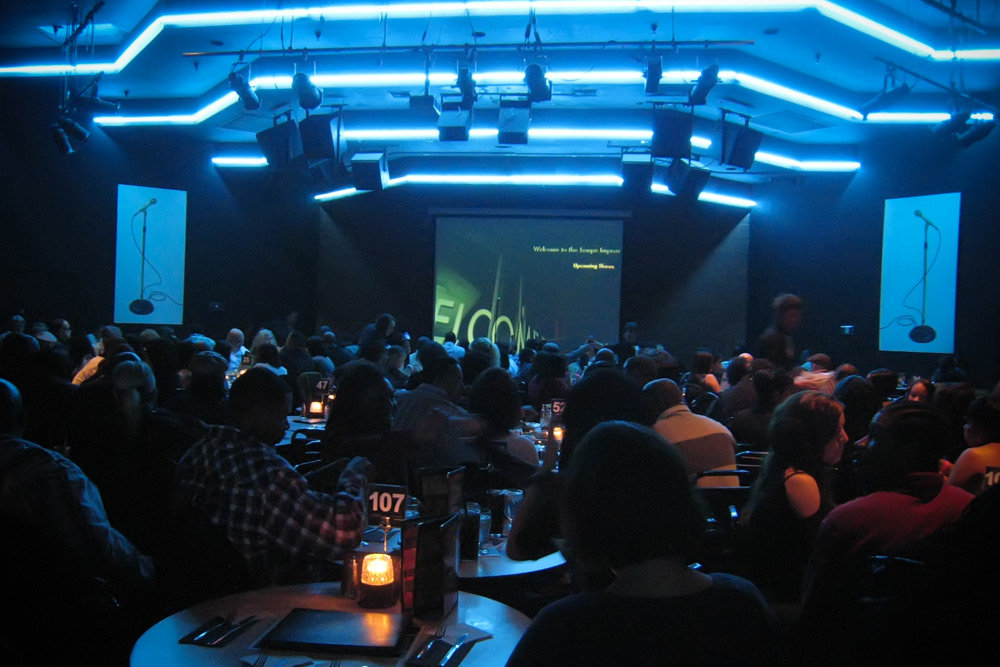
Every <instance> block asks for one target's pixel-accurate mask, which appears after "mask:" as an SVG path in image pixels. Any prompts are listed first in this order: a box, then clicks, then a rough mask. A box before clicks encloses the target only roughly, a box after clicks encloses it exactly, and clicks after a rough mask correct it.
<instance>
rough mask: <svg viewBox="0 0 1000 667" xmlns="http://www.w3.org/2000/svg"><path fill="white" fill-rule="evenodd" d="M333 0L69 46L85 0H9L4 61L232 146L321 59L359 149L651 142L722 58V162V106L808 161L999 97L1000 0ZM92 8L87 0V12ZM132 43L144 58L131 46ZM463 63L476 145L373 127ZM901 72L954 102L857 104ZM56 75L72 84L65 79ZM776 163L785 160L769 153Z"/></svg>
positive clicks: (709, 129)
mask: <svg viewBox="0 0 1000 667" xmlns="http://www.w3.org/2000/svg"><path fill="white" fill-rule="evenodd" d="M328 5H329V6H323V5H320V7H319V8H316V9H311V10H308V11H306V10H304V9H303V10H301V11H296V10H297V9H299V8H301V7H306V6H307V5H304V4H303V5H300V4H298V3H296V2H295V1H294V0H289V1H287V2H282V1H276V0H257V1H252V0H244V1H242V2H235V1H231V0H218V1H216V2H203V1H197V2H196V1H192V0H179V1H175V2H170V1H167V0H164V1H161V2H154V1H153V0H108V1H107V4H104V5H103V6H102V7H100V8H99V9H98V11H96V12H95V13H94V19H93V24H94V26H95V27H94V29H91V28H90V27H89V26H88V27H87V28H85V29H84V30H83V31H82V32H81V33H80V35H79V37H78V38H77V40H76V45H77V48H76V49H75V54H72V53H70V52H71V51H72V49H66V50H64V49H62V48H61V45H62V43H63V42H64V40H66V38H67V32H68V31H67V27H66V26H67V24H68V23H69V22H70V18H69V17H70V15H71V8H70V5H69V3H67V2H65V1H53V0H38V1H33V2H23V3H19V4H14V3H4V5H3V8H2V9H0V76H3V77H15V76H27V75H39V72H37V71H32V70H30V69H29V70H27V71H24V70H20V69H19V68H20V67H22V66H32V65H60V64H65V63H66V62H69V61H71V59H72V60H73V61H75V63H76V64H77V66H78V67H80V68H81V70H78V71H77V72H76V75H74V76H70V77H68V78H67V79H66V82H67V83H68V85H69V87H70V89H74V88H76V89H79V88H82V87H84V86H86V84H87V83H88V82H89V81H90V80H91V77H92V74H93V73H94V71H97V70H103V71H105V74H104V76H103V77H102V79H101V81H100V83H99V88H98V90H99V95H100V97H101V98H103V99H111V100H116V101H120V102H121V108H120V111H119V114H118V115H119V116H121V117H123V118H133V117H150V116H152V117H153V118H147V120H146V121H144V122H143V123H140V124H138V125H127V126H124V127H117V126H116V125H117V124H118V123H121V122H123V121H121V120H118V121H114V120H112V121H105V122H99V124H103V126H104V128H105V131H107V132H109V133H112V134H113V133H123V132H128V133H134V132H142V131H143V127H145V126H148V125H160V124H169V125H175V126H176V128H177V131H178V132H187V133H195V134H196V135H197V136H199V137H201V138H203V139H204V140H205V141H210V142H214V143H216V144H219V151H220V152H221V153H225V152H228V153H230V154H232V153H234V152H237V153H241V154H252V153H254V152H255V146H253V144H252V142H254V136H255V133H256V132H258V131H260V130H262V129H265V128H267V127H270V126H271V125H272V122H273V118H274V117H275V116H276V115H279V114H281V113H283V112H285V111H289V110H290V111H291V112H292V113H293V114H294V115H295V116H296V117H297V118H299V119H301V118H303V117H304V116H305V115H306V113H305V111H304V110H303V109H301V108H300V107H299V104H298V99H297V98H296V97H295V96H294V95H293V94H292V92H291V90H290V89H289V87H288V82H289V80H290V77H291V76H292V75H293V74H294V73H296V72H305V73H306V74H308V75H310V76H313V77H314V80H315V81H316V82H317V83H319V84H320V85H321V87H322V88H323V89H324V97H323V106H321V107H320V109H318V111H319V112H322V111H326V110H330V109H333V108H335V107H343V109H344V113H343V129H344V130H346V131H347V132H348V134H347V146H348V152H352V151H355V150H372V149H376V150H381V149H387V150H389V151H390V153H391V154H393V155H422V154H431V153H446V154H449V153H450V154H476V155H482V154H488V155H493V154H497V155H499V154H529V155H577V154H579V155H613V154H618V153H620V152H621V151H622V150H623V148H624V149H633V148H636V147H641V146H643V145H645V144H646V142H647V139H648V137H647V136H646V135H645V134H643V133H644V132H646V133H647V134H648V131H649V130H651V129H652V124H651V113H650V110H651V109H652V108H653V107H654V105H656V104H659V103H663V104H666V105H671V104H678V103H684V102H687V101H688V94H689V91H690V89H691V87H692V85H693V83H694V80H695V79H696V78H697V76H698V75H699V72H700V70H702V69H704V68H706V67H709V66H711V65H718V67H719V68H720V73H719V79H720V81H719V83H718V85H716V86H715V87H714V88H713V89H711V91H710V92H709V94H708V96H707V100H706V103H705V104H701V105H697V106H694V107H693V111H694V114H695V116H696V120H695V129H694V135H695V136H696V137H699V138H701V142H702V143H703V144H704V145H703V146H701V147H698V146H697V145H696V146H695V152H696V154H698V155H700V156H701V161H702V163H704V164H706V165H707V166H712V165H713V164H717V163H718V159H719V148H718V146H719V143H720V142H719V135H720V130H721V123H720V120H721V118H722V115H723V113H724V112H726V113H728V112H733V113H734V114H736V115H734V116H731V117H729V119H730V120H734V121H736V122H740V123H742V122H744V120H745V119H748V120H749V125H750V127H751V128H753V129H756V130H759V131H761V132H763V133H764V135H765V137H764V140H763V144H762V145H761V148H760V150H761V151H765V152H767V153H771V154H774V155H778V156H784V157H785V158H788V159H789V160H792V161H794V160H799V161H805V160H852V159H854V157H855V155H856V154H857V146H858V145H859V144H861V143H862V142H867V141H872V140H875V139H878V138H879V137H881V136H885V135H889V134H898V133H903V132H926V133H927V136H929V135H930V130H929V129H928V128H930V127H932V126H933V125H934V123H935V122H937V121H938V120H940V118H942V117H946V115H947V114H949V113H951V112H952V111H954V108H953V105H954V104H956V101H955V100H956V99H958V100H959V102H958V103H962V104H968V105H969V107H970V108H969V109H968V110H969V111H971V112H973V114H974V115H973V117H972V119H971V120H970V121H969V122H970V123H976V122H984V121H986V122H988V119H990V118H991V117H992V115H991V114H992V113H993V111H994V110H995V106H996V105H997V101H998V97H997V95H998V94H1000V2H997V1H990V0H956V1H954V2H953V1H951V0H946V1H942V2H937V1H935V0H879V1H868V2H862V1H859V0H837V1H836V2H826V1H823V0H813V1H804V2H792V1H791V0H783V1H781V0H779V1H774V2H740V1H739V0H728V1H726V0H716V1H711V0H702V1H701V2H693V1H689V2H682V1H678V2H674V3H671V2H666V1H660V0H633V1H629V0H619V1H618V2H610V1H606V0H605V1H601V0H591V1H590V2H588V1H587V0H576V1H572V0H571V1H565V0H548V1H545V0H536V1H535V2H526V1H504V0H482V1H481V2H467V3H461V2H429V3H409V4H407V5H403V4H401V3H400V2H394V1H389V2H374V3H371V4H370V5H368V6H367V7H368V9H367V10H365V11H362V9H358V7H360V4H358V5H355V4H354V3H352V2H336V3H334V2H328ZM93 7H94V5H93V4H91V3H90V1H89V0H86V1H85V2H84V4H82V5H80V7H79V10H78V12H77V16H79V17H82V16H84V15H86V14H87V12H89V11H90V10H91V9H92V8H93ZM278 10H281V11H278ZM208 12H215V13H214V14H208ZM231 12H242V13H239V14H232V13H231ZM247 12H258V13H256V14H248V13H247ZM282 12H283V13H282ZM157 30H158V32H157ZM147 35H155V37H153V38H152V39H151V40H145V39H143V37H144V36H147ZM137 40H139V41H137ZM145 41H148V43H147V44H145V46H144V48H141V49H137V48H136V47H137V46H141V45H142V43H144V42H145ZM132 50H134V51H135V55H134V58H131V59H128V58H126V57H123V54H125V55H128V54H129V53H130V51H132ZM193 53H197V54H200V55H190V54H193ZM651 58H652V59H653V60H654V62H661V63H662V69H663V72H664V77H663V79H662V80H661V82H660V85H659V87H658V89H657V91H656V92H654V93H650V92H646V87H645V81H644V78H643V72H644V69H645V68H646V67H647V63H648V62H649V60H650V59H651ZM115 63H117V65H116V64H115ZM532 63H536V64H539V65H541V66H542V67H544V68H545V69H546V71H547V72H548V75H549V79H550V80H551V81H552V99H551V100H550V101H543V102H535V103H534V104H533V105H532V110H531V114H532V120H531V127H532V135H531V140H530V142H529V143H528V144H527V145H526V146H511V145H500V144H498V143H497V138H496V136H495V135H492V134H491V132H492V129H493V128H495V127H496V118H497V114H498V105H499V101H500V99H501V95H504V96H506V99H510V98H511V96H516V95H518V94H523V93H524V92H525V91H526V88H525V85H524V83H523V81H521V77H522V76H523V72H524V69H525V67H526V66H527V65H530V64H532ZM90 65H94V66H93V67H91V68H90V70H89V71H88V70H87V67H88V66H90ZM463 65H464V66H467V67H469V69H470V71H471V72H472V73H473V75H474V77H475V78H476V92H477V94H478V100H477V101H476V103H475V106H474V121H473V129H474V136H473V138H472V139H471V140H470V141H469V142H454V143H452V142H440V141H438V140H437V138H436V136H435V133H434V132H430V134H427V135H426V136H421V135H404V136H393V135H385V134H383V135H377V134H372V133H369V134H364V132H366V131H372V130H407V129H421V128H422V129H424V131H425V134H426V133H427V131H428V130H432V129H433V128H434V123H433V121H428V120H427V119H426V118H421V117H420V116H419V114H417V113H416V112H414V111H412V110H411V109H410V105H409V97H410V96H411V95H419V94H421V93H423V89H424V86H423V79H424V74H425V68H426V71H427V72H429V73H430V76H431V79H430V86H429V92H430V93H431V94H432V95H435V96H438V97H439V96H440V95H441V94H442V93H445V94H446V95H447V94H450V93H456V92H457V91H458V89H457V88H456V87H455V85H454V81H455V74H456V71H457V70H458V68H459V67H460V66H463ZM56 69H58V68H56ZM234 69H236V71H239V72H242V73H244V74H245V75H246V76H247V78H249V79H250V80H251V81H253V82H255V84H256V92H257V94H258V95H259V97H260V99H261V102H262V103H261V106H260V108H259V109H257V110H252V111H247V110H245V109H244V108H243V105H242V104H240V102H239V101H233V100H232V99H231V95H230V96H229V98H226V96H227V94H228V93H229V92H230V86H229V84H228V82H227V77H228V75H229V73H230V72H231V71H233V70H234ZM887 71H893V73H894V76H893V77H892V78H893V79H894V81H895V83H896V84H904V83H905V84H906V85H908V86H910V87H912V92H910V93H909V94H908V95H906V96H905V97H903V98H902V99H901V100H899V101H898V102H897V103H896V104H895V105H893V106H892V107H891V108H888V109H885V112H888V113H890V114H898V113H899V112H913V113H916V114H926V113H932V114H938V117H933V116H919V115H917V116H898V115H889V116H878V115H877V114H873V115H871V116H870V117H869V118H868V119H867V120H864V119H862V118H861V116H860V113H859V110H860V109H862V107H863V105H864V104H865V102H867V101H868V100H869V99H871V98H872V97H873V96H875V95H877V94H878V93H880V92H882V91H883V89H884V87H885V86H886V85H887ZM48 76H49V78H50V79H51V81H52V86H53V90H54V91H55V90H58V88H59V86H60V85H61V83H62V82H63V76H60V75H58V73H57V74H52V73H49V74H48ZM265 77H272V78H271V79H265ZM321 77H326V78H321ZM888 83H889V85H890V87H891V84H892V81H889V82H888ZM949 89H950V90H949ZM956 96H957V97H956ZM224 98H225V100H226V101H220V100H224ZM55 107H56V104H55V103H54V104H53V109H52V114H53V116H55V115H56V113H57V110H56V108H55ZM681 108H684V109H688V110H690V109H691V107H683V106H682V107H681ZM178 115H179V116H181V117H180V118H177V117H176V116H178ZM476 130H478V131H479V132H478V135H477V134H476V133H475V131H476ZM545 130H548V131H549V132H548V134H546V133H545ZM559 130H562V131H563V132H561V133H560V132H559ZM615 130H617V131H618V132H617V133H615V132H612V131H615ZM351 133H354V134H351ZM359 133H360V134H359ZM997 135H1000V133H996V134H995V135H994V136H991V137H989V138H988V140H989V141H993V142H995V141H997ZM916 136H922V135H916ZM709 141H710V142H711V145H710V146H709V145H708V143H707V142H709ZM779 162H780V160H779ZM785 166H786V167H788V168H792V169H794V168H796V165H795V163H794V162H789V163H788V164H787V165H785ZM776 167H778V168H784V167H783V166H782V165H781V164H775V162H774V161H773V160H772V162H771V163H770V164H768V165H766V168H767V169H774V168H776ZM759 168H761V164H760V163H758V165H756V166H755V167H754V169H759Z"/></svg>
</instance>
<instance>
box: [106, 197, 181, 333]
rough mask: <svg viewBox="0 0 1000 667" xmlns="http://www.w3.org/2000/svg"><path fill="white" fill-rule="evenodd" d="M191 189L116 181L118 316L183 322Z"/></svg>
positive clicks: (137, 321) (127, 321)
mask: <svg viewBox="0 0 1000 667" xmlns="http://www.w3.org/2000/svg"><path fill="white" fill-rule="evenodd" d="M186 240H187V192H185V191H183V190H165V189H163V188H147V187H141V186H136V185H119V186H118V240H117V253H116V258H115V322H118V323H122V324H183V323H184V251H185V244H186Z"/></svg>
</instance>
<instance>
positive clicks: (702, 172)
mask: <svg viewBox="0 0 1000 667" xmlns="http://www.w3.org/2000/svg"><path fill="white" fill-rule="evenodd" d="M711 176H712V173H711V172H710V171H708V170H707V169H700V168H698V167H692V166H691V163H690V162H689V161H686V160H682V159H680V158H675V159H674V160H672V161H671V162H670V167H669V168H668V169H667V174H666V181H667V187H669V188H670V191H671V192H673V193H674V194H675V195H677V197H679V198H681V199H688V200H694V199H697V198H698V195H700V194H701V192H702V190H704V189H705V186H706V185H707V184H708V179H709V178H711Z"/></svg>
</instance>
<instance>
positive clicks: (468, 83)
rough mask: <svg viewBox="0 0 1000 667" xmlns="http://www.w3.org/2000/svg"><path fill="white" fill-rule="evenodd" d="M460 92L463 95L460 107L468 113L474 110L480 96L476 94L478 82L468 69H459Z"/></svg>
mask: <svg viewBox="0 0 1000 667" xmlns="http://www.w3.org/2000/svg"><path fill="white" fill-rule="evenodd" d="M456 85H457V86H458V90H459V91H460V92H461V93H462V101H461V103H460V107H461V108H462V109H464V110H466V111H468V110H469V109H471V108H472V105H473V104H475V102H476V100H478V99H479V95H477V94H476V82H475V81H473V80H472V72H471V71H470V70H469V68H468V67H465V66H463V67H459V68H458V82H457V83H456Z"/></svg>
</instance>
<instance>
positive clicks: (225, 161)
mask: <svg viewBox="0 0 1000 667" xmlns="http://www.w3.org/2000/svg"><path fill="white" fill-rule="evenodd" d="M212 164H214V165H215V166H216V167H266V166H267V158H266V157H213V158H212Z"/></svg>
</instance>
